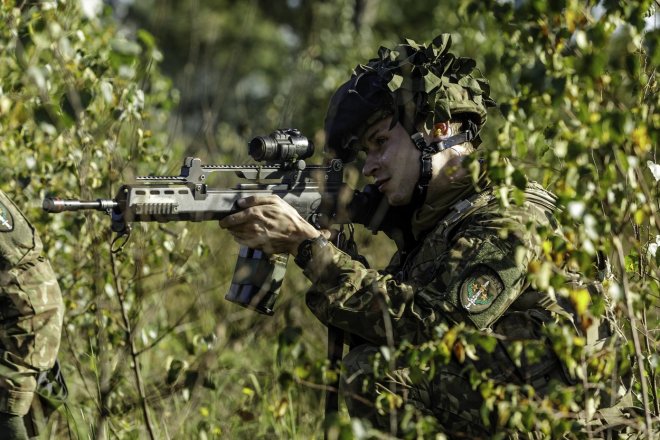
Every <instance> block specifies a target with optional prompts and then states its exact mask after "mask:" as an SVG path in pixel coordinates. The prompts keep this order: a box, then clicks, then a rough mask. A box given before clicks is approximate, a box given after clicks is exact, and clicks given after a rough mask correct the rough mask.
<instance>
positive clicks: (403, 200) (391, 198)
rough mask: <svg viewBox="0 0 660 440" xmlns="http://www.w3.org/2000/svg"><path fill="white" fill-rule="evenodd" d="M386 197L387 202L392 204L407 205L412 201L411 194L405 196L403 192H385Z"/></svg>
mask: <svg viewBox="0 0 660 440" xmlns="http://www.w3.org/2000/svg"><path fill="white" fill-rule="evenodd" d="M385 198H386V199H387V203H389V205H390V206H403V205H407V204H408V203H410V199H411V197H410V196H403V195H401V194H385Z"/></svg>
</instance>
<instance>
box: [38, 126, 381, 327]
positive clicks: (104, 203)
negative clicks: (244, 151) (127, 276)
mask: <svg viewBox="0 0 660 440" xmlns="http://www.w3.org/2000/svg"><path fill="white" fill-rule="evenodd" d="M248 147H249V154H250V156H251V157H252V158H253V159H255V160H256V161H258V162H261V163H260V164H258V165H202V162H201V160H200V159H199V158H195V157H186V158H185V160H184V162H183V166H182V167H181V172H180V175H179V176H145V177H137V178H136V181H135V182H134V183H129V184H125V185H122V186H121V187H120V188H119V191H118V192H117V195H116V197H115V198H114V199H97V200H94V201H81V200H60V199H57V198H46V199H45V200H44V201H43V209H44V210H45V211H47V212H50V213H58V212H63V211H78V210H86V209H92V210H97V211H103V212H105V213H107V214H109V215H110V217H111V219H112V223H111V229H112V230H113V231H114V232H116V233H117V237H116V238H115V240H117V239H118V238H120V237H124V239H127V238H128V236H130V231H131V223H133V222H171V221H193V222H200V221H208V220H220V219H222V218H224V217H226V216H227V215H229V214H232V213H234V212H237V211H238V210H239V209H238V207H237V205H236V202H237V201H238V200H239V199H241V198H244V197H248V196H251V195H267V194H275V195H278V196H279V197H281V198H282V199H283V200H284V201H285V202H287V203H288V204H289V205H291V206H292V207H293V208H295V209H296V211H298V213H299V214H300V215H301V216H302V217H303V218H304V219H306V220H307V221H309V222H310V223H311V224H312V225H314V226H316V227H317V228H328V227H329V226H330V225H332V224H346V223H351V222H352V221H353V220H354V219H356V218H358V217H360V216H362V217H364V216H366V215H367V214H368V213H369V212H370V211H371V210H372V209H373V207H372V206H368V205H371V204H372V202H370V201H368V198H367V197H366V196H363V195H362V194H364V193H358V192H354V191H353V190H352V189H350V188H348V187H347V186H346V185H345V184H344V183H343V174H344V171H343V168H344V167H343V163H342V162H341V160H339V159H333V160H332V161H330V163H329V164H328V165H311V166H310V165H307V164H306V163H305V160H304V159H306V158H308V157H311V156H312V154H313V153H314V145H313V143H312V142H311V141H309V140H308V139H307V138H306V137H304V136H302V135H301V133H300V132H299V131H298V130H296V129H281V130H276V131H275V132H273V133H271V134H270V135H268V136H258V137H255V138H254V139H252V140H251V141H250V142H249V144H248ZM213 173H234V174H236V175H237V176H238V177H239V178H241V179H242V180H243V182H244V183H240V184H238V185H237V186H236V187H234V188H230V189H227V188H213V187H211V186H209V184H208V183H207V181H208V180H209V176H210V175H211V174H213ZM356 194H359V195H358V197H355V195H356ZM348 201H350V203H348ZM349 205H350V206H349ZM359 213H364V214H359ZM368 215H369V218H371V215H370V214H368ZM349 229H350V230H351V231H352V228H349ZM350 241H351V240H347V242H349V243H350ZM287 260H288V255H282V254H280V255H267V254H264V253H262V252H261V251H259V250H256V249H249V248H246V247H241V249H240V251H239V256H238V260H237V262H236V268H235V270H234V275H233V279H232V284H231V287H230V289H229V292H228V293H227V295H226V296H225V298H226V299H228V300H230V301H232V302H236V303H238V304H240V305H242V306H245V307H248V308H252V309H254V310H256V311H258V312H260V313H263V314H267V315H272V314H273V306H274V304H275V300H276V298H277V295H278V294H279V289H280V286H281V283H282V280H283V278H284V272H285V270H286V263H287Z"/></svg>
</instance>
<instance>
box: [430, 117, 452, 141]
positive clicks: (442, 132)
mask: <svg viewBox="0 0 660 440" xmlns="http://www.w3.org/2000/svg"><path fill="white" fill-rule="evenodd" d="M431 135H432V136H433V141H434V142H437V141H439V140H442V139H443V138H446V137H447V136H449V135H451V126H450V125H449V122H436V123H435V124H434V125H433V130H432V132H431Z"/></svg>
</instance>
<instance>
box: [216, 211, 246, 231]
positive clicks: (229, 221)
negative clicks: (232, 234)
mask: <svg viewBox="0 0 660 440" xmlns="http://www.w3.org/2000/svg"><path fill="white" fill-rule="evenodd" d="M247 218H248V215H247V213H246V212H244V211H239V212H236V213H234V214H231V215H228V216H227V217H225V218H223V219H221V220H220V221H219V222H218V224H219V225H220V227H221V228H232V227H236V226H239V225H242V224H243V223H245V222H246V221H247Z"/></svg>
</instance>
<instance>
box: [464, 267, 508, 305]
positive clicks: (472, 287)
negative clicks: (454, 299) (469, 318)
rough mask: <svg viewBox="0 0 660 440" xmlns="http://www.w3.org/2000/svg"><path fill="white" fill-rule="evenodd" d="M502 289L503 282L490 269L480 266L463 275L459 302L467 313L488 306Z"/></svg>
mask: <svg viewBox="0 0 660 440" xmlns="http://www.w3.org/2000/svg"><path fill="white" fill-rule="evenodd" d="M503 290H504V283H502V280H501V279H500V277H499V276H498V275H497V273H496V272H495V271H493V270H492V269H490V268H488V267H485V266H481V267H477V268H475V270H474V271H473V272H472V273H470V274H469V275H468V276H466V277H465V279H464V280H463V284H462V285H461V304H462V305H463V308H464V309H465V310H467V311H468V312H469V313H480V312H483V311H484V310H486V309H487V308H489V307H490V305H491V304H493V301H495V298H497V297H498V296H499V294H500V293H502V291H503Z"/></svg>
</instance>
